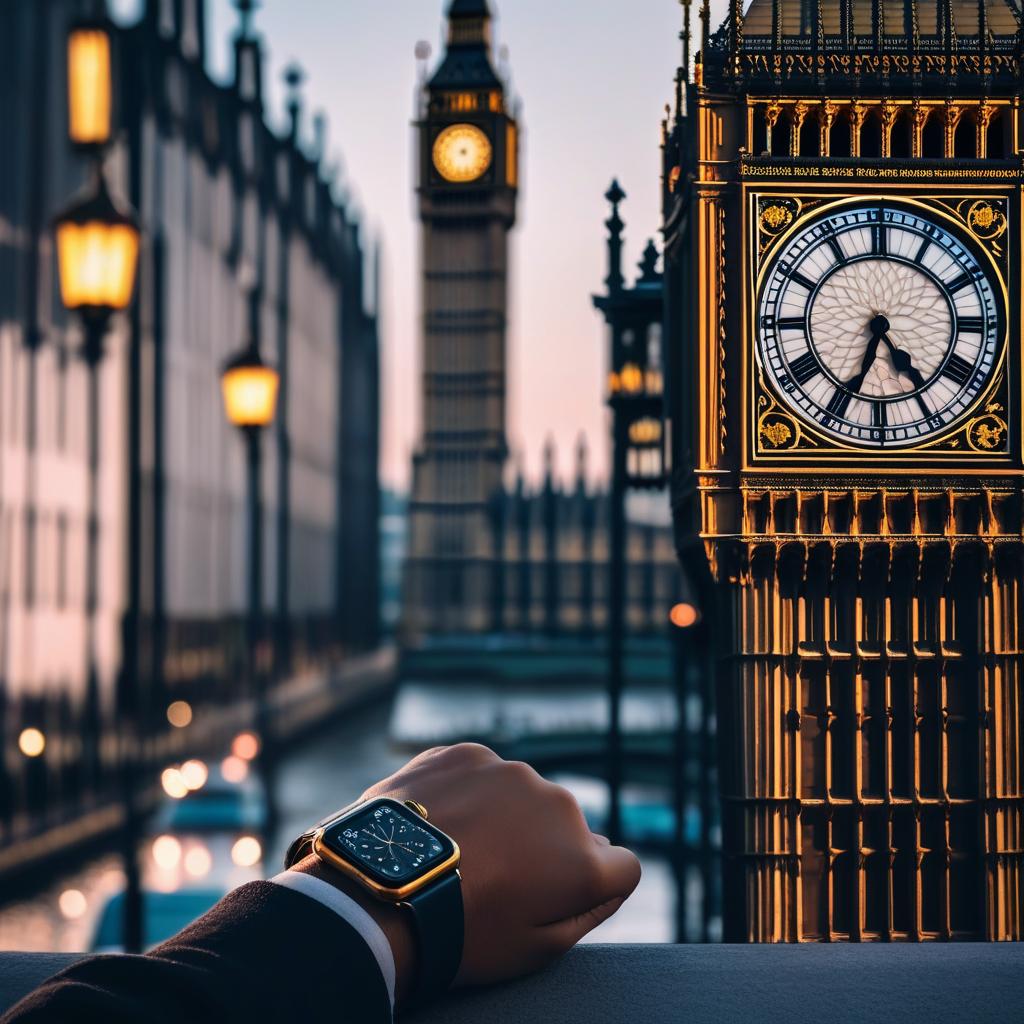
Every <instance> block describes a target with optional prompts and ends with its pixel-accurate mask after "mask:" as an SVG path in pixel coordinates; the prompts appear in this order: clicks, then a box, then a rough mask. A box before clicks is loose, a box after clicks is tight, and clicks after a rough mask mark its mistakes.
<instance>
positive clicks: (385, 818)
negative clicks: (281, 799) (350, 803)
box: [324, 800, 454, 888]
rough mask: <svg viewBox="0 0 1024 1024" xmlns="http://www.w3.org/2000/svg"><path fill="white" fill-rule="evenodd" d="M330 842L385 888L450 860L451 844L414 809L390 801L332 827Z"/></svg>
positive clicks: (328, 835) (327, 836) (376, 803)
mask: <svg viewBox="0 0 1024 1024" xmlns="http://www.w3.org/2000/svg"><path fill="white" fill-rule="evenodd" d="M324 842H325V843H326V844H327V845H328V846H329V847H330V848H331V849H332V850H333V851H334V852H335V853H338V854H340V855H341V856H342V857H343V858H344V859H345V860H347V861H349V862H350V863H352V864H354V865H355V866H356V867H358V868H359V870H360V871H362V872H364V873H365V874H367V875H369V876H370V877H371V878H373V879H375V880H376V881H377V882H379V883H380V884H382V885H386V886H390V887H392V888H397V887H398V886H401V885H404V884H405V883H407V882H410V881H412V880H413V879H416V878H419V877H420V876H421V875H423V874H424V873H425V872H427V871H429V870H430V868H432V867H433V866H434V865H435V864H439V863H441V862H442V861H444V860H446V859H448V858H449V857H450V856H451V855H452V853H453V852H454V851H453V848H452V844H451V841H450V840H449V839H448V838H447V837H446V836H445V835H443V834H442V833H440V832H438V831H437V830H436V829H434V828H432V827H431V826H430V825H429V824H427V822H426V821H424V820H423V819H422V818H421V817H420V816H419V815H418V814H416V813H415V812H414V811H411V810H409V809H408V808H406V807H403V806H402V805H401V804H399V803H396V802H393V801H390V800H387V801H384V800H380V801H377V800H375V801H374V802H373V803H371V804H369V805H368V806H367V807H365V808H363V809H361V810H359V811H357V812H356V813H355V814H352V815H351V816H349V817H347V818H345V819H344V820H343V821H340V822H338V824H337V825H333V826H331V827H330V828H329V829H328V830H327V831H326V832H325V833H324Z"/></svg>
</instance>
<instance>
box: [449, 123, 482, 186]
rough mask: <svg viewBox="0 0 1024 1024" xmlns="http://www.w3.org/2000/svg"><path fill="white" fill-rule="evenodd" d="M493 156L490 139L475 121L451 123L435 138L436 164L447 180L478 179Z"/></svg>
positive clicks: (466, 180) (465, 180) (463, 180)
mask: <svg viewBox="0 0 1024 1024" xmlns="http://www.w3.org/2000/svg"><path fill="white" fill-rule="evenodd" d="M492 157H493V149H492V147H491V140H490V139H489V138H487V136H486V135H485V134H484V133H483V132H482V131H481V130H480V129H479V128H477V127H476V125H472V124H453V125H450V126H449V127H448V128H445V130H444V131H443V132H441V134H440V135H438V137H437V139H436V140H435V141H434V166H435V167H436V168H437V171H438V173H439V174H440V175H441V177H442V178H444V179H445V181H452V182H459V183H461V182H468V181H476V180H477V178H479V177H481V176H482V175H483V174H484V173H485V172H486V171H487V168H488V167H490V166H491V159H492Z"/></svg>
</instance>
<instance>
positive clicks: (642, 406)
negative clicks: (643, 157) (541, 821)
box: [594, 181, 666, 843]
mask: <svg viewBox="0 0 1024 1024" xmlns="http://www.w3.org/2000/svg"><path fill="white" fill-rule="evenodd" d="M625 198H626V193H625V192H623V190H622V188H621V186H620V185H619V183H618V182H617V181H613V182H612V184H611V187H610V188H609V189H608V192H607V193H606V194H605V199H607V200H608V202H609V203H610V204H611V208H612V209H611V216H610V217H609V218H608V220H607V221H606V222H605V226H606V227H607V228H608V276H607V277H606V278H605V284H606V286H607V289H608V290H607V293H606V294H605V295H600V296H595V298H594V305H595V306H596V307H597V308H598V309H599V310H600V311H601V312H602V313H603V314H604V318H605V321H606V323H607V324H608V327H609V332H610V335H611V345H610V349H611V351H610V353H609V355H610V362H609V373H608V394H607V401H608V406H609V408H610V409H611V414H612V476H611V492H610V494H609V511H608V515H609V525H608V547H609V552H608V557H609V566H608V745H607V762H606V778H607V782H608V836H609V838H610V839H611V841H612V842H613V843H618V842H619V841H621V839H622V811H621V789H622V782H623V766H624V751H623V737H622V718H621V705H622V691H623V686H624V681H625V633H626V624H627V621H626V620H627V599H628V590H629V588H628V586H627V578H626V544H627V531H626V493H627V491H628V490H629V489H630V488H661V487H663V486H664V484H665V474H666V465H665V463H666V460H665V445H664V431H663V430H662V405H663V402H662V391H663V380H662V370H661V351H660V325H661V320H662V281H661V275H660V274H659V273H658V272H657V270H656V266H657V262H658V252H657V249H656V248H655V247H654V244H653V242H649V243H648V245H647V248H646V250H645V251H644V256H643V259H642V260H641V261H640V276H639V277H638V278H637V280H636V282H635V283H634V284H633V285H632V287H626V282H625V278H624V276H623V273H622V244H623V241H622V229H623V228H624V226H625V225H624V224H623V222H622V218H621V217H620V216H619V205H620V203H621V202H622V201H623V200H624V199H625Z"/></svg>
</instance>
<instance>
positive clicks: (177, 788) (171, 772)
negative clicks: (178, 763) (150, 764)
mask: <svg viewBox="0 0 1024 1024" xmlns="http://www.w3.org/2000/svg"><path fill="white" fill-rule="evenodd" d="M160 785H161V786H163V789H164V792H165V793H166V794H167V795H168V796H169V797H171V798H172V799H174V800H180V799H181V798H182V797H183V796H188V792H189V789H188V783H187V782H186V781H185V779H184V776H183V775H182V774H181V769H179V768H165V769H164V770H163V771H162V772H161V773H160Z"/></svg>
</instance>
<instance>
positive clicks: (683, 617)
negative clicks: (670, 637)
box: [668, 601, 700, 629]
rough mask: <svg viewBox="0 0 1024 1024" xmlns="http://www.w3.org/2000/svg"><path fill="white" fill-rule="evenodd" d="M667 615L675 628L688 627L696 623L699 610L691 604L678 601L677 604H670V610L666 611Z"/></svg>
mask: <svg viewBox="0 0 1024 1024" xmlns="http://www.w3.org/2000/svg"><path fill="white" fill-rule="evenodd" d="M668 617H669V620H670V621H671V623H672V625H673V626H675V627H676V628H677V629H689V628H690V627H691V626H695V625H696V624H697V620H698V619H699V618H700V612H699V611H698V610H697V609H696V608H695V607H694V606H693V605H692V604H688V603H687V602H686V601H680V602H679V604H676V605H673V606H672V611H670V612H669V613H668Z"/></svg>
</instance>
